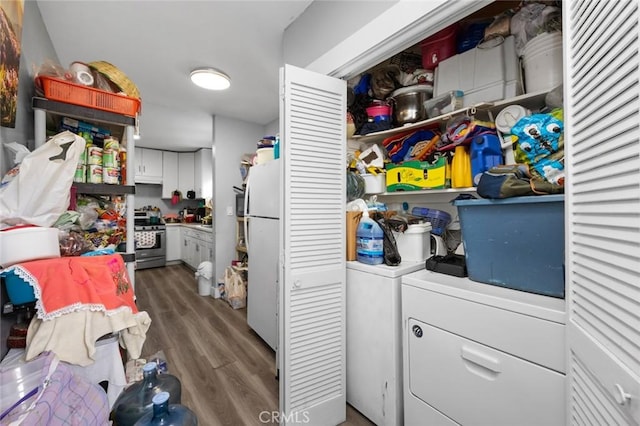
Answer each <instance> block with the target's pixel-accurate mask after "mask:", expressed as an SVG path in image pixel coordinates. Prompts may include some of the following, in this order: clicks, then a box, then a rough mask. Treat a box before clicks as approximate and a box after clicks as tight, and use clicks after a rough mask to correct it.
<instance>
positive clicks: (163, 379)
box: [113, 362, 182, 426]
mask: <svg viewBox="0 0 640 426" xmlns="http://www.w3.org/2000/svg"><path fill="white" fill-rule="evenodd" d="M160 392H169V393H170V394H171V398H170V400H169V403H171V404H180V398H181V394H182V385H181V384H180V380H178V378H177V377H176V376H173V375H171V374H160V375H158V370H157V364H156V363H155V362H148V363H146V364H145V365H144V367H142V380H141V381H139V382H136V383H134V384H132V385H131V386H129V387H128V388H126V389H125V390H124V391H123V392H122V393H121V394H120V396H119V397H118V399H117V400H116V402H115V403H114V404H113V419H114V423H115V424H116V425H117V426H131V425H133V424H135V423H136V422H137V421H138V420H139V419H140V418H141V417H142V416H144V415H145V414H147V413H151V412H152V411H153V402H152V399H153V397H154V396H155V395H157V394H159V393H160Z"/></svg>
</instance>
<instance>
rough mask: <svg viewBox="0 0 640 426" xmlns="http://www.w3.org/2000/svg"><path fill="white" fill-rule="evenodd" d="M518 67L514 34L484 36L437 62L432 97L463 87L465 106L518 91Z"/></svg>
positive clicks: (519, 80)
mask: <svg viewBox="0 0 640 426" xmlns="http://www.w3.org/2000/svg"><path fill="white" fill-rule="evenodd" d="M519 68H520V66H519V62H518V55H517V53H516V47H515V39H514V37H513V36H508V37H506V38H504V39H501V38H496V39H491V40H487V41H485V42H484V43H482V44H481V45H479V46H478V47H476V48H474V49H470V50H467V51H466V52H463V53H460V54H458V55H455V56H452V57H450V58H448V59H445V60H444V61H442V62H440V63H439V64H438V68H436V76H435V88H434V96H433V97H434V98H435V97H438V96H441V95H443V94H445V93H448V92H450V91H452V90H462V92H464V99H463V106H465V107H467V106H470V105H474V104H476V103H479V102H491V101H497V100H502V99H506V98H509V97H514V96H517V95H520V94H522V83H521V78H520V72H519Z"/></svg>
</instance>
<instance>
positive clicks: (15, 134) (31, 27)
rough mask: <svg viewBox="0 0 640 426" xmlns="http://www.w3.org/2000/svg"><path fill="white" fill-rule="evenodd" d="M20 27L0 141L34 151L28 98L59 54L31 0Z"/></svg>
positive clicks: (0, 157)
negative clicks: (12, 104) (13, 97)
mask: <svg viewBox="0 0 640 426" xmlns="http://www.w3.org/2000/svg"><path fill="white" fill-rule="evenodd" d="M22 28H23V30H22V42H21V53H20V81H19V83H18V84H19V86H18V111H17V114H16V127H15V128H9V127H0V141H2V142H18V143H19V144H22V145H25V146H27V147H28V148H29V149H30V150H33V147H34V128H33V109H31V98H32V97H33V95H34V86H33V79H34V77H35V70H36V69H37V67H39V66H40V65H41V64H42V63H43V62H45V61H46V60H47V59H50V60H52V61H55V62H56V63H57V62H58V55H57V54H56V51H55V50H54V48H53V44H51V39H50V38H49V34H48V33H47V30H46V28H45V26H44V22H43V21H42V16H41V15H40V9H38V5H37V3H36V2H34V1H26V2H25V3H24V17H23V21H22ZM7 157H8V156H7V152H5V150H4V147H0V172H2V173H1V175H0V176H4V174H5V173H6V171H7V170H8V169H9V168H11V167H12V166H13V165H12V164H10V161H11V159H10V158H7ZM3 341H4V340H3Z"/></svg>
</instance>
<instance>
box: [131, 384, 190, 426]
mask: <svg viewBox="0 0 640 426" xmlns="http://www.w3.org/2000/svg"><path fill="white" fill-rule="evenodd" d="M135 426H198V418H197V417H196V415H195V414H194V413H193V411H191V410H189V409H188V408H187V407H185V406H184V405H180V404H169V393H168V392H160V393H159V394H157V395H155V396H154V397H153V411H152V412H151V413H147V414H145V415H144V416H143V417H142V418H140V420H138V421H137V422H136V423H135Z"/></svg>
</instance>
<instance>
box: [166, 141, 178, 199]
mask: <svg viewBox="0 0 640 426" xmlns="http://www.w3.org/2000/svg"><path fill="white" fill-rule="evenodd" d="M177 189H178V153H177V152H172V151H162V198H165V199H170V198H171V197H172V196H173V191H175V190H177Z"/></svg>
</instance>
